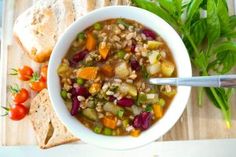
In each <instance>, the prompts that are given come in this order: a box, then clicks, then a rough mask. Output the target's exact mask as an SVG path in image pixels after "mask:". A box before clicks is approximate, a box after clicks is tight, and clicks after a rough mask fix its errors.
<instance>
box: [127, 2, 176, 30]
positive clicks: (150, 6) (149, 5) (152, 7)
mask: <svg viewBox="0 0 236 157" xmlns="http://www.w3.org/2000/svg"><path fill="white" fill-rule="evenodd" d="M132 2H133V3H134V4H135V5H136V6H138V7H141V8H143V9H146V10H148V11H150V12H152V13H154V14H156V15H158V16H160V17H161V18H163V19H164V20H165V21H166V22H167V23H169V24H170V25H172V26H173V27H175V28H176V29H177V28H178V27H177V26H178V25H177V23H176V21H175V19H174V18H173V17H172V16H171V15H170V14H169V13H168V12H167V11H166V10H164V9H163V8H161V7H160V6H158V4H157V3H156V2H153V1H150V0H132Z"/></svg>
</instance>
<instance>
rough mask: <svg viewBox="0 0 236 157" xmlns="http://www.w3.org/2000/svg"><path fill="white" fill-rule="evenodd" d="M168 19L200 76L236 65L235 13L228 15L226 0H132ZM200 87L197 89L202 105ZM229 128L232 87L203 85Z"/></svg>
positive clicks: (216, 72) (221, 71) (226, 69)
mask: <svg viewBox="0 0 236 157" xmlns="http://www.w3.org/2000/svg"><path fill="white" fill-rule="evenodd" d="M132 1H133V3H134V4H135V5H136V6H138V7H140V8H143V9H146V10H148V11H151V12H153V13H154V14H156V15H158V16H160V17H161V18H163V19H164V20H165V21H166V22H168V23H169V24H170V25H171V26H172V27H173V28H174V29H175V30H176V31H177V32H178V33H179V34H180V36H181V37H182V39H183V41H184V43H185V45H186V47H187V49H188V52H189V55H190V58H191V61H192V63H193V65H194V66H195V67H196V68H197V69H198V70H199V75H201V76H208V75H213V74H225V73H228V72H230V71H231V70H232V69H233V68H234V67H235V64H236V42H234V39H235V38H236V30H235V27H236V16H234V15H233V16H230V15H229V11H228V6H227V2H226V0H188V1H183V0H132ZM202 89H203V88H199V97H198V98H199V100H198V102H199V104H202V95H203V91H204V90H202ZM204 89H205V91H206V93H207V95H208V97H209V99H210V100H211V101H212V102H213V104H214V105H215V106H216V107H217V108H219V109H220V110H221V111H222V114H223V117H224V120H225V122H226V126H227V127H228V128H230V127H231V110H230V97H231V96H232V93H233V90H232V89H224V88H204Z"/></svg>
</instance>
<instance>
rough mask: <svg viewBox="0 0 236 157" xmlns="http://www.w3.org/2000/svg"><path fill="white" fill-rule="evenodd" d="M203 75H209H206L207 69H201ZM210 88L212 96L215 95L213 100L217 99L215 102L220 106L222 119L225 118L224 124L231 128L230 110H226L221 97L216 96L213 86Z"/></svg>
mask: <svg viewBox="0 0 236 157" xmlns="http://www.w3.org/2000/svg"><path fill="white" fill-rule="evenodd" d="M203 75H205V76H209V75H208V72H207V71H203ZM210 90H211V93H212V94H213V96H214V97H215V100H216V101H217V103H218V104H219V106H220V108H221V111H222V114H223V116H224V120H225V123H226V126H227V128H231V115H230V112H229V110H226V109H225V107H224V105H223V103H224V102H223V101H222V99H221V98H220V97H219V96H218V94H217V92H216V90H215V88H213V87H211V88H210Z"/></svg>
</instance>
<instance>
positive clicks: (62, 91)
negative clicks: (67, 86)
mask: <svg viewBox="0 0 236 157" xmlns="http://www.w3.org/2000/svg"><path fill="white" fill-rule="evenodd" d="M61 97H62V98H63V99H67V91H65V90H61Z"/></svg>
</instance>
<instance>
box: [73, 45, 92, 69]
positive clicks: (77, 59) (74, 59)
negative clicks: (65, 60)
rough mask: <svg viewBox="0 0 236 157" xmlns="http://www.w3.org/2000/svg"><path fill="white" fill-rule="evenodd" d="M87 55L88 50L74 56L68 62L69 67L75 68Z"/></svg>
mask: <svg viewBox="0 0 236 157" xmlns="http://www.w3.org/2000/svg"><path fill="white" fill-rule="evenodd" d="M87 54H88V50H86V49H85V50H83V51H80V52H77V53H76V54H74V56H73V57H72V58H71V60H70V65H71V66H75V65H76V64H77V63H78V62H79V61H81V60H83V59H84V58H85V56H86V55H87Z"/></svg>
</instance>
